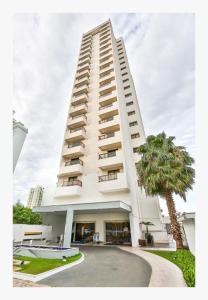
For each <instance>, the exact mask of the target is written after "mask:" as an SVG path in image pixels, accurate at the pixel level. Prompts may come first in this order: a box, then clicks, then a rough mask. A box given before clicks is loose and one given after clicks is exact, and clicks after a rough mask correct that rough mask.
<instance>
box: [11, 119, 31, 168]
mask: <svg viewBox="0 0 208 300" xmlns="http://www.w3.org/2000/svg"><path fill="white" fill-rule="evenodd" d="M27 133H28V129H27V128H26V127H25V126H24V124H22V123H21V122H17V121H16V120H15V119H13V172H14V170H15V168H16V165H17V161H18V159H19V156H20V152H21V150H22V146H23V144H24V141H25V138H26V135H27Z"/></svg>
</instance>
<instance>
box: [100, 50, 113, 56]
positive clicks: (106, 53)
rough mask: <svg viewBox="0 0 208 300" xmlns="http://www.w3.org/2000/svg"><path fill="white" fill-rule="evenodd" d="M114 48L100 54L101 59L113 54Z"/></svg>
mask: <svg viewBox="0 0 208 300" xmlns="http://www.w3.org/2000/svg"><path fill="white" fill-rule="evenodd" d="M112 53H113V52H112V48H110V49H108V50H104V51H102V52H100V58H103V57H106V56H108V55H109V54H112Z"/></svg>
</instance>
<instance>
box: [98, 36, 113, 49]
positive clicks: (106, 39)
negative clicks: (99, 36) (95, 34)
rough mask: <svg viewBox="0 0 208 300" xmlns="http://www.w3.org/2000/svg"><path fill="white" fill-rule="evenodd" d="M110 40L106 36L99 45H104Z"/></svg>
mask: <svg viewBox="0 0 208 300" xmlns="http://www.w3.org/2000/svg"><path fill="white" fill-rule="evenodd" d="M110 42H111V37H106V38H105V39H104V40H102V41H101V42H100V47H102V46H104V45H105V44H107V43H110Z"/></svg>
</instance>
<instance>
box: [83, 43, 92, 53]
mask: <svg viewBox="0 0 208 300" xmlns="http://www.w3.org/2000/svg"><path fill="white" fill-rule="evenodd" d="M91 48H92V46H91V44H89V45H86V46H83V47H81V49H80V54H81V53H82V52H84V51H87V50H91Z"/></svg>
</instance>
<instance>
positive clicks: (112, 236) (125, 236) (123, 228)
mask: <svg viewBox="0 0 208 300" xmlns="http://www.w3.org/2000/svg"><path fill="white" fill-rule="evenodd" d="M106 243H108V244H131V232H130V224H129V222H118V223H117V222H115V223H113V222H112V223H110V222H109V223H106Z"/></svg>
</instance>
